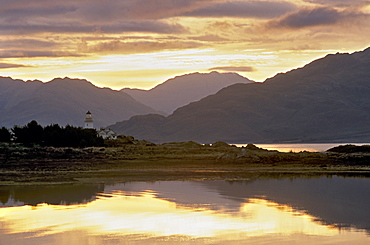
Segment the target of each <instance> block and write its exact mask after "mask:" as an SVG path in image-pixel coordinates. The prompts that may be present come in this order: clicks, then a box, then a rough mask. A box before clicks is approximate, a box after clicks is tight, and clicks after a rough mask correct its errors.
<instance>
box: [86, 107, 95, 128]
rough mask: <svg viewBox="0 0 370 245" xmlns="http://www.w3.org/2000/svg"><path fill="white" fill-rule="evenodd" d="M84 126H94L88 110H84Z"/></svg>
mask: <svg viewBox="0 0 370 245" xmlns="http://www.w3.org/2000/svg"><path fill="white" fill-rule="evenodd" d="M85 128H94V120H93V119H92V114H91V112H90V111H88V112H86V117H85Z"/></svg>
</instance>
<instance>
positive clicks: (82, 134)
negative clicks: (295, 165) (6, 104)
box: [12, 121, 104, 147]
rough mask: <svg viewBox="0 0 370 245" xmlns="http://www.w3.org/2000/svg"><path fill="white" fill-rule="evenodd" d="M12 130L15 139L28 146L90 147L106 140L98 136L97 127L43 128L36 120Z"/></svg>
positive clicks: (55, 126)
mask: <svg viewBox="0 0 370 245" xmlns="http://www.w3.org/2000/svg"><path fill="white" fill-rule="evenodd" d="M12 131H13V133H14V136H15V141H16V142H18V143H22V144H24V145H26V146H32V145H35V144H37V145H43V146H54V147H88V146H102V145H104V140H103V139H102V138H101V137H99V136H98V133H97V131H96V130H95V129H84V128H81V127H73V126H70V125H67V126H66V127H64V128H63V127H60V126H59V125H58V124H52V125H48V126H46V127H45V128H43V127H42V126H40V125H39V124H38V123H37V122H36V121H31V122H30V123H28V124H27V125H26V126H23V127H20V126H14V127H13V128H12Z"/></svg>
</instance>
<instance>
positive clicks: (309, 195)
mask: <svg viewBox="0 0 370 245" xmlns="http://www.w3.org/2000/svg"><path fill="white" fill-rule="evenodd" d="M313 183H316V184H313ZM331 183H332V184H331ZM350 183H352V184H350ZM368 184H369V179H356V178H347V179H345V178H339V177H334V178H331V179H330V178H317V179H293V180H290V179H280V180H277V179H275V180H274V179H265V180H250V181H243V182H225V181H206V182H155V183H126V184H115V185H106V186H105V187H104V188H103V187H102V185H94V186H95V187H94V188H98V189H97V190H98V191H99V192H100V194H99V195H95V194H93V195H91V193H90V192H89V191H91V190H92V189H93V188H92V189H86V190H87V192H89V193H90V194H86V195H85V196H83V198H80V199H79V200H80V202H79V203H78V204H77V203H76V202H75V201H76V200H77V199H74V200H72V201H71V199H69V200H70V203H73V202H75V203H76V204H71V205H65V204H64V205H57V204H55V203H54V204H46V203H43V204H40V203H39V202H37V201H36V200H35V199H32V202H33V203H39V204H37V205H34V206H31V205H23V206H22V205H20V206H13V207H3V208H0V238H1V239H0V244H2V243H4V244H66V243H73V244H74V243H76V244H77V243H78V244H110V243H111V244H117V243H126V242H129V243H130V242H135V244H136V243H143V244H145V243H166V242H168V243H174V242H176V243H184V244H187V243H192V244H193V243H198V244H208V243H212V244H225V243H232V244H235V243H246V242H251V243H252V242H253V243H263V244H266V243H267V244H269V243H277V242H280V243H300V244H304V243H306V244H312V243H327V242H329V241H330V243H331V244H333V243H335V242H343V243H345V242H349V241H351V242H353V243H355V244H365V243H368V242H370V237H369V236H368V234H367V233H366V232H365V231H363V230H361V229H369V227H370V226H368V225H369V220H370V219H368V216H369V211H368V208H365V209H363V208H364V207H367V205H366V204H368V203H369V202H368V200H366V198H365V197H364V198H362V199H361V198H358V197H357V196H362V195H364V194H365V193H367V191H368V188H366V185H367V187H368V186H369V185H368ZM363 185H364V186H365V187H364V188H361V186H363ZM313 186H317V188H313ZM72 187H73V185H69V186H68V187H66V189H65V190H69V192H71V194H72V196H73V195H75V194H76V193H78V191H77V190H76V192H74V194H73V188H72ZM336 187H337V188H336ZM12 188H13V189H11V188H10V189H11V191H10V193H13V194H11V195H10V198H8V200H7V202H6V203H7V205H8V206H10V202H9V200H12V199H13V197H12V195H14V196H17V197H18V199H16V201H17V202H18V203H21V202H24V201H25V200H28V199H27V198H28V195H18V194H16V191H17V190H18V189H17V188H20V189H21V187H17V188H15V189H14V187H12ZM26 188H30V187H26ZM54 188H56V187H54ZM59 188H60V189H63V187H62V186H59ZM76 188H77V189H78V190H81V188H82V189H83V188H86V186H76ZM101 188H103V189H101ZM352 188H356V189H352ZM5 189H6V188H5V187H2V188H1V190H2V191H3V193H4V190H5ZM41 189H42V188H40V187H39V188H38V190H39V192H41V191H40V190H41ZM299 190H300V191H299ZM342 190H343V191H342ZM353 190H356V191H353ZM49 191H50V190H47V193H49V194H50V193H51V192H49ZM364 191H365V193H363V192H364ZM39 192H36V193H37V196H40V194H39ZM336 192H337V193H336ZM339 192H341V193H339ZM63 193H65V192H63V191H62V196H63V195H65V194H63ZM302 193H303V194H302ZM316 193H319V194H318V195H316ZM328 193H332V195H329V196H328V197H327V198H326V199H325V198H322V197H323V196H325V195H328ZM343 193H344V194H348V193H357V194H353V195H351V196H349V199H347V200H344V199H345V198H343V200H342V199H341V198H336V196H337V194H338V196H339V195H341V194H343ZM5 196H6V195H5ZM365 196H366V195H365ZM3 197H4V196H2V198H3ZM22 197H24V198H26V199H24V200H22ZM320 198H321V199H322V200H319V199H320ZM333 198H334V199H333ZM88 199H89V200H91V201H89V202H86V200H88ZM4 200H5V199H2V202H3V201H4ZM43 200H47V199H45V197H43ZM52 200H53V202H56V201H55V199H52ZM81 200H82V201H81ZM83 200H85V201H83ZM358 201H360V202H362V201H365V203H362V204H356V205H355V206H354V204H353V203H355V202H358ZM13 202H15V199H14V200H13ZM56 203H58V202H56ZM59 203H66V201H65V200H64V201H63V200H61V201H60V202H59ZM353 208H356V209H358V208H360V209H362V210H360V211H358V212H359V213H360V212H361V213H362V214H363V215H362V216H357V215H356V214H355V215H354V218H353V217H350V215H346V214H345V215H344V216H342V214H343V213H352V211H353V210H352V209H353ZM333 209H338V210H341V211H342V212H336V211H333ZM312 210H313V212H311V211H312ZM326 213H328V215H326ZM355 213H356V212H355ZM318 214H322V215H323V216H317V215H318ZM325 219H327V220H325ZM342 221H345V222H343V223H345V224H346V226H347V227H351V228H347V229H342V228H341V226H342V225H340V224H341V223H342ZM355 227H357V228H355Z"/></svg>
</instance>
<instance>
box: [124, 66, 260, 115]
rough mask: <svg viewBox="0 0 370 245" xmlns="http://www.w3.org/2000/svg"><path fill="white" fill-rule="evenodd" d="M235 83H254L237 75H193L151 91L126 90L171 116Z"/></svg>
mask: <svg viewBox="0 0 370 245" xmlns="http://www.w3.org/2000/svg"><path fill="white" fill-rule="evenodd" d="M235 83H254V82H253V81H251V80H249V79H247V78H245V77H242V76H240V75H239V74H237V73H218V72H215V71H214V72H211V73H198V72H197V73H191V74H186V75H182V76H177V77H175V78H171V79H169V80H167V81H165V82H164V83H161V84H159V85H157V86H156V87H154V88H152V89H150V90H140V89H130V88H125V89H122V90H121V91H123V92H126V93H128V94H129V95H131V96H132V97H133V98H134V99H136V100H138V101H140V102H141V103H143V104H145V105H149V106H151V107H152V108H154V109H156V110H158V111H163V112H165V113H167V114H171V113H172V112H173V111H174V110H176V109H177V108H178V107H181V106H184V105H187V104H189V103H190V102H193V101H197V100H200V99H202V98H204V97H206V96H208V95H211V94H214V93H216V92H217V91H219V90H220V89H222V88H224V87H227V86H229V85H232V84H235Z"/></svg>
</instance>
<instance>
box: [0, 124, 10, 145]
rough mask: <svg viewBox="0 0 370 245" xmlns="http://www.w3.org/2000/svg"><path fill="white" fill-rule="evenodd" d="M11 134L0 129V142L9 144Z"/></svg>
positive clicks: (5, 129) (6, 130)
mask: <svg viewBox="0 0 370 245" xmlns="http://www.w3.org/2000/svg"><path fill="white" fill-rule="evenodd" d="M10 139H11V134H10V132H9V130H8V129H7V128H5V127H2V128H0V142H10Z"/></svg>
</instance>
